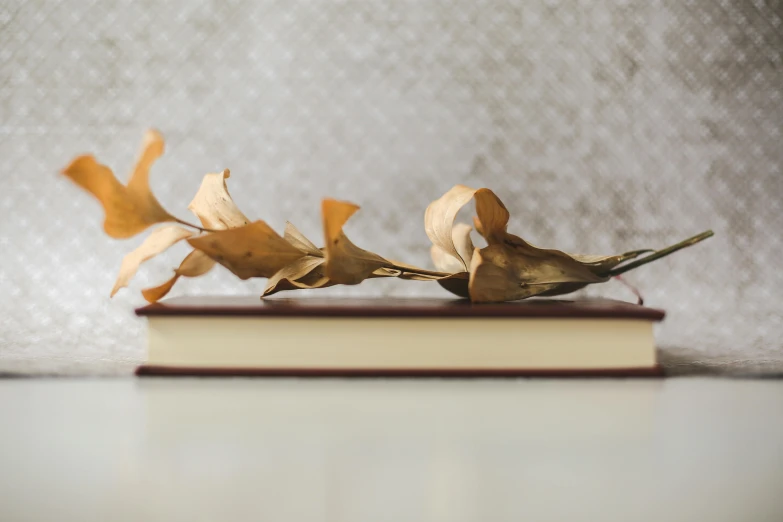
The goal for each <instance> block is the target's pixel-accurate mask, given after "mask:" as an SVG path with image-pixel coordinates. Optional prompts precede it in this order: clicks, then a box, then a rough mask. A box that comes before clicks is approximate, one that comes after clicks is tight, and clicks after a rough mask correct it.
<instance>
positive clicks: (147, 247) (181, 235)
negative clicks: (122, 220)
mask: <svg viewBox="0 0 783 522" xmlns="http://www.w3.org/2000/svg"><path fill="white" fill-rule="evenodd" d="M192 235H193V232H192V231H190V230H188V229H186V228H182V227H180V226H177V225H169V226H165V227H161V228H158V229H155V230H153V231H152V233H151V234H150V235H149V236H148V237H147V239H145V240H144V242H143V243H142V244H141V245H140V246H139V247H138V248H137V249H136V250H134V251H133V252H131V253H129V254H128V255H126V256H125V257H124V258H122V265H120V273H119V275H118V276H117V281H116V282H115V283H114V288H112V290H111V297H114V294H116V293H117V292H118V291H119V290H120V289H121V288H125V287H126V286H128V282H129V281H130V280H131V279H132V278H133V276H134V275H135V274H136V271H137V270H138V269H139V266H140V265H141V264H142V263H143V262H144V261H147V260H148V259H151V258H153V257H155V256H156V255H158V254H160V253H161V252H163V251H165V250H166V249H168V248H169V247H170V246H172V245H173V244H175V243H177V242H178V241H181V240H183V239H185V238H188V237H191V236H192Z"/></svg>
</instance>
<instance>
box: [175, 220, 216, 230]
mask: <svg viewBox="0 0 783 522" xmlns="http://www.w3.org/2000/svg"><path fill="white" fill-rule="evenodd" d="M174 221H176V222H177V223H179V224H180V225H185V226H186V227H190V228H195V229H196V230H198V231H199V232H219V230H212V229H211V228H202V227H200V226H198V225H194V224H193V223H188V222H187V221H185V220H182V219H180V218H178V217H175V218H174Z"/></svg>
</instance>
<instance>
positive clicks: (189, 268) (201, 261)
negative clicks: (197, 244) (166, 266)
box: [141, 250, 215, 303]
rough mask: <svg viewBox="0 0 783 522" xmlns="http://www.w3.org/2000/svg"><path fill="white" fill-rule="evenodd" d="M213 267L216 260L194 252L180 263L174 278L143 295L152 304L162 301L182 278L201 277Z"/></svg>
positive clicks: (145, 290) (149, 289) (142, 293)
mask: <svg viewBox="0 0 783 522" xmlns="http://www.w3.org/2000/svg"><path fill="white" fill-rule="evenodd" d="M213 266H215V261H214V260H212V259H211V258H210V257H209V256H207V255H206V254H205V253H204V252H202V251H201V250H193V251H192V252H191V253H190V254H188V255H187V257H185V259H184V260H183V261H182V263H180V265H179V268H177V269H176V270H175V271H174V276H173V277H172V278H171V279H169V280H168V281H166V282H165V283H163V284H162V285H159V286H156V287H153V288H146V289H144V290H142V291H141V295H143V296H144V299H146V300H147V301H148V302H150V303H155V302H157V301H160V300H161V299H163V298H164V297H165V296H166V294H168V293H169V292H170V291H171V289H172V287H173V286H174V283H176V282H177V280H178V279H179V278H180V277H199V276H202V275H204V274H206V273H207V272H209V271H210V270H211V269H212V267H213Z"/></svg>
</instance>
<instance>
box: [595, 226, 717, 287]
mask: <svg viewBox="0 0 783 522" xmlns="http://www.w3.org/2000/svg"><path fill="white" fill-rule="evenodd" d="M713 235H714V234H713V232H712V230H707V231H706V232H702V233H701V234H699V235H697V236H693V237H691V238H688V239H686V240H685V241H680V242H679V243H677V244H675V245H672V246H670V247H666V248H664V249H661V250H657V251H655V252H653V253H652V254H650V255H649V256H645V257H643V258H641V259H637V260H636V261H634V262H632V263H628V264H627V265H625V266H621V267H618V268H615V269H614V270H609V271H608V272H605V273H604V274H602V275H603V276H604V277H613V276H618V275H620V274H624V273H626V272H628V271H629V270H633V269H634V268H638V267H640V266H642V265H646V264H647V263H650V262H652V261H655V260H656V259H661V258H662V257H666V256H668V255H669V254H673V253H674V252H676V251H678V250H682V249H683V248H686V247H689V246H691V245H695V244H696V243H698V242H700V241H704V240H705V239H707V238H708V237H712V236H713Z"/></svg>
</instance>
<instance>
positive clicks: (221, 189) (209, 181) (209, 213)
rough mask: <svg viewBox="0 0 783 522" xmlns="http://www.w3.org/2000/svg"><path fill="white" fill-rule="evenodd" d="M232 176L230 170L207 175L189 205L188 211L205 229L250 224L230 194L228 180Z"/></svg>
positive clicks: (221, 228)
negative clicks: (196, 217) (194, 215)
mask: <svg viewBox="0 0 783 522" xmlns="http://www.w3.org/2000/svg"><path fill="white" fill-rule="evenodd" d="M230 176H231V172H230V171H229V170H228V169H225V170H224V171H223V172H218V173H211V174H206V175H205V176H204V179H203V180H202V181H201V186H200V187H199V189H198V192H197V193H196V196H195V197H194V198H193V201H191V202H190V204H189V205H188V209H189V210H191V211H192V212H193V213H194V214H196V216H198V218H199V220H200V221H201V224H202V225H204V227H205V228H209V229H212V230H224V229H227V228H236V227H241V226H243V225H247V224H248V223H250V220H249V219H248V218H247V217H246V216H245V215H244V214H243V213H242V211H240V210H239V208H237V206H236V204H234V200H233V199H231V195H230V194H229V193H228V187H227V186H226V179H228V178H229V177H230Z"/></svg>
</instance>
